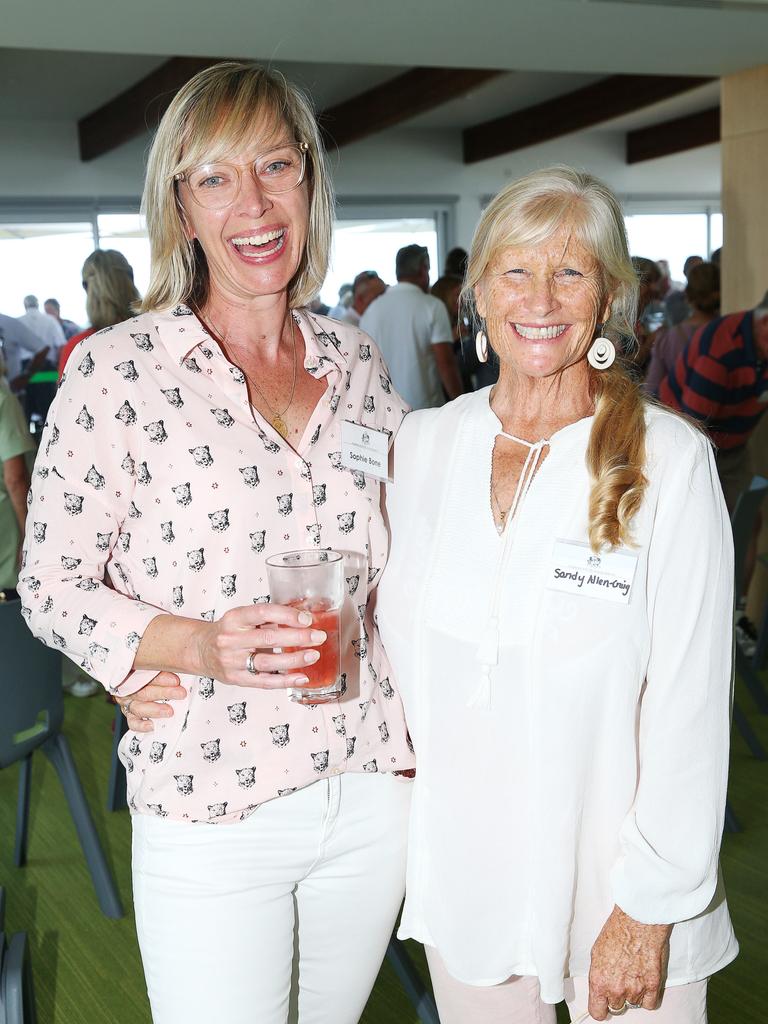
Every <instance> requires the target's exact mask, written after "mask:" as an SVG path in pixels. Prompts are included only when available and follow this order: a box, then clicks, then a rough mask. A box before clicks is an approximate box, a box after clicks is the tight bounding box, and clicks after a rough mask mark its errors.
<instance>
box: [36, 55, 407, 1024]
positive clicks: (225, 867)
mask: <svg viewBox="0 0 768 1024" xmlns="http://www.w3.org/2000/svg"><path fill="white" fill-rule="evenodd" d="M143 209H144V211H145V215H146V224H147V232H148V235H149V240H150V247H151V255H152V260H151V265H152V277H151V280H150V283H149V286H148V289H147V293H146V295H145V297H144V301H143V304H142V312H140V313H139V312H137V313H136V314H135V315H134V316H133V317H131V318H130V319H129V320H128V321H126V322H125V323H123V324H119V325H117V326H115V327H111V328H109V329H108V333H106V334H101V335H94V336H93V337H92V338H89V339H87V340H86V341H84V342H83V343H82V344H81V345H80V346H79V348H78V350H77V352H75V353H74V355H73V357H72V358H71V359H70V362H69V364H68V366H67V369H66V372H65V376H64V380H63V381H62V384H61V387H60V388H59V391H58V393H57V396H56V400H55V402H54V405H53V406H52V407H51V412H50V415H49V417H48V425H47V427H46V430H45V433H44V434H43V437H42V440H41V445H40V454H39V456H38V464H37V467H36V470H35V476H34V485H33V488H32V494H33V496H32V503H31V506H30V520H31V523H30V525H29V526H28V529H27V535H26V562H25V571H24V572H22V574H21V579H20V581H19V584H18V590H19V593H20V595H21V597H22V601H23V602H24V606H25V607H26V608H27V609H29V612H30V615H29V625H30V628H31V629H32V630H33V632H34V633H35V634H36V635H37V636H39V637H40V638H41V639H43V640H44V641H45V642H46V643H49V644H52V645H54V646H58V647H59V648H60V649H61V650H62V651H63V652H64V653H65V654H66V655H67V656H68V657H70V658H72V659H74V660H77V661H78V662H85V663H86V664H88V665H90V666H91V669H90V671H92V674H93V675H95V676H96V677H97V678H98V679H99V680H100V681H101V682H102V683H103V684H104V685H105V687H107V688H108V689H109V690H110V692H111V693H112V694H113V695H114V696H115V697H116V698H117V700H118V702H119V704H120V706H121V708H122V710H123V712H124V714H125V715H126V719H127V721H128V724H129V730H130V731H129V732H128V733H127V734H126V736H125V737H124V739H123V741H122V744H121V747H120V754H121V759H122V762H123V764H124V765H125V766H126V767H127V787H128V803H129V807H130V809H131V822H132V827H133V894H134V904H135V909H136V925H137V931H138V936H139V945H140V948H141V955H142V960H143V964H144V971H145V977H146V981H147V988H148V992H149V998H150V1003H151V1006H152V1017H153V1021H154V1024H212V1022H219V1021H221V1022H222V1024H254V1022H258V1024H285V1022H286V1020H287V1018H288V1013H289V1005H290V998H291V992H292V977H293V978H295V979H297V992H296V989H293V991H294V992H296V994H297V1002H298V1016H299V1020H300V1021H302V1022H306V1024H311V1022H320V1021H328V1022H332V1024H357V1021H358V1020H359V1019H360V1016H361V1014H362V1012H363V1009H364V1007H365V1004H366V1001H367V999H368V996H369V994H370V991H371V988H372V987H373V984H374V981H375V979H376V976H377V974H378V971H379V968H380V966H381V962H382V960H383V958H384V954H385V952H386V949H387V944H388V942H389V939H390V936H391V933H392V928H393V926H394V922H395V919H396V917H397V913H398V910H399V908H400V904H401V902H402V897H403V891H404V871H405V840H406V833H407V822H408V814H409V807H410V787H411V783H410V781H408V780H407V779H404V778H403V777H402V775H400V776H399V777H398V773H402V772H410V771H412V769H413V765H414V757H413V750H412V747H411V746H410V745H409V744H410V740H409V738H408V733H407V729H406V725H405V719H404V715H403V709H402V704H401V701H400V697H399V692H398V689H397V681H396V680H395V679H394V678H392V673H391V672H390V670H389V663H388V661H387V657H386V653H385V651H384V649H383V647H382V644H381V642H380V640H379V636H378V629H377V626H376V623H375V622H374V618H373V615H374V609H375V601H376V593H377V587H378V579H379V576H380V575H381V572H382V570H383V567H384V565H385V563H386V560H387V552H388V549H389V534H388V530H387V524H386V517H385V510H384V507H383V487H382V484H381V479H380V477H378V476H375V475H373V474H372V473H371V472H366V471H364V469H363V468H362V465H361V463H360V461H355V460H354V457H350V456H349V454H348V441H347V439H348V436H349V435H348V434H347V427H349V426H352V427H353V431H352V433H353V436H354V437H355V438H358V439H360V438H361V437H363V438H366V440H365V441H362V442H361V443H362V445H363V448H364V449H365V447H366V446H367V445H368V443H369V441H370V439H371V437H372V435H374V434H375V435H377V440H378V442H379V443H380V444H382V445H383V446H384V448H386V447H387V446H388V439H389V438H391V437H392V436H393V435H394V434H395V433H396V432H397V430H398V429H399V427H400V423H401V421H402V419H403V417H404V415H405V408H404V403H403V402H402V400H401V398H400V396H399V395H398V394H397V393H396V391H395V389H394V388H393V387H392V384H391V380H390V378H389V377H388V375H387V371H386V367H385V366H384V364H383V361H382V359H381V356H380V354H379V352H378V350H377V348H376V345H375V344H374V343H373V341H372V340H371V339H370V338H367V337H365V336H364V335H363V334H362V333H361V332H360V331H359V330H357V329H356V328H353V327H351V326H347V325H345V324H340V323H338V321H335V320H330V319H327V318H324V317H320V316H315V315H314V314H312V313H309V312H308V311H307V309H306V304H307V302H308V301H309V300H310V299H311V297H312V296H313V295H315V294H316V293H317V289H318V287H319V286H320V285H321V283H322V281H324V280H325V276H326V271H327V267H328V259H329V254H330V248H331V232H332V225H333V210H334V202H333V192H332V187H331V178H330V173H329V170H328V166H327V158H326V154H325V147H324V145H323V142H322V141H321V137H320V133H319V129H318V125H317V118H316V116H315V113H314V111H313V110H312V108H311V106H310V105H309V102H308V100H307V99H306V97H305V96H304V94H303V93H302V92H301V91H300V90H299V89H297V88H296V87H295V86H293V85H291V84H290V83H289V82H287V81H286V80H285V79H284V78H283V76H282V75H280V74H279V73H278V72H273V71H271V70H267V69H264V68H260V67H258V66H257V65H253V64H250V63H244V62H235V61H230V62H225V63H222V64H216V65H214V66H212V67H208V68H206V69H205V70H204V71H201V72H200V73H199V74H197V75H195V76H194V77H193V78H192V79H190V81H188V82H187V83H186V84H185V85H184V86H183V87H182V88H181V89H180V90H179V91H178V92H177V93H176V95H175V96H174V98H173V100H172V102H171V103H170V105H169V107H168V109H167V111H166V112H165V114H164V115H163V118H162V120H161V123H160V126H159V128H158V130H157V133H156V135H155V138H154V140H153V143H152V147H151V149H150V153H149V157H148V162H147V180H146V184H145V189H144V201H143ZM89 290H90V286H89ZM355 426H356V427H357V430H356V431H354V427H355ZM366 435H367V436H366ZM342 439H343V440H342ZM377 450H378V449H377ZM363 465H366V466H367V465H368V463H367V462H365V463H363ZM385 465H386V462H385ZM54 467H55V471H54ZM383 472H384V473H385V472H386V469H384V470H383ZM45 524H47V527H46V529H45V530H42V529H41V527H42V526H44V525H45ZM328 547H330V548H335V549H339V550H340V551H342V552H343V553H344V559H345V570H346V573H345V575H346V588H345V589H346V594H347V597H346V600H345V605H344V609H343V612H342V615H341V629H340V632H339V634H338V635H337V636H332V635H329V634H326V632H325V631H324V630H322V629H321V628H319V623H317V622H316V620H315V622H316V624H315V625H314V628H313V617H312V615H313V612H314V611H315V609H314V607H313V608H312V609H311V610H307V609H305V608H297V607H294V606H288V605H284V604H277V603H275V602H273V601H271V600H270V594H269V582H268V574H267V566H266V561H267V559H268V558H269V557H270V556H272V555H278V554H279V553H281V552H286V551H295V550H296V549H305V548H313V549H318V550H321V551H322V550H324V549H326V548H328ZM326 641H327V642H328V647H329V648H330V652H329V657H330V658H333V657H334V653H333V652H334V648H335V651H336V652H338V653H337V654H336V657H338V658H339V659H340V675H339V677H338V678H339V683H340V685H341V688H342V695H341V697H340V698H339V699H338V700H333V701H331V702H329V703H318V704H315V705H312V706H304V705H302V704H300V703H297V702H295V701H294V700H292V699H291V696H290V693H289V690H290V689H291V688H292V687H293V686H303V685H306V684H307V683H308V682H309V678H308V676H307V675H305V673H306V672H307V669H308V666H310V665H314V664H316V663H317V662H318V661H319V659H320V657H321V652H320V648H321V647H322V645H323V644H324V643H326ZM336 645H338V646H336ZM275 648H280V649H281V650H280V651H278V652H276V651H275ZM164 679H165V680H166V684H164V683H163V680H164ZM169 679H170V680H172V681H175V683H176V684H177V685H175V686H174V685H167V680H169ZM180 681H181V683H183V685H178V684H179V682H180ZM345 687H346V689H344V688H345ZM160 697H163V698H165V697H168V698H169V699H171V701H172V702H173V703H175V704H176V708H175V710H174V707H173V703H172V704H170V705H169V704H167V703H164V704H157V703H156V702H155V701H156V698H160ZM295 950H296V958H295V970H296V973H295V974H294V973H293V968H294V951H295ZM104 955H105V958H108V956H109V951H108V950H105V954H104ZM105 962H106V961H105Z"/></svg>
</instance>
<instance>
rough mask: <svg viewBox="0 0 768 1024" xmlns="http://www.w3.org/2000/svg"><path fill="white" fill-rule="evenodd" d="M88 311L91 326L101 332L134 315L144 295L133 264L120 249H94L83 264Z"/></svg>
mask: <svg viewBox="0 0 768 1024" xmlns="http://www.w3.org/2000/svg"><path fill="white" fill-rule="evenodd" d="M83 288H85V293H86V298H85V310H86V313H87V314H88V319H89V320H90V322H91V327H93V328H94V330H96V331H101V330H103V329H104V328H105V327H112V326H113V325H114V324H119V323H122V322H123V320H127V319H128V318H129V317H131V316H133V314H134V311H135V310H136V308H137V307H138V304H139V303H140V302H141V296H140V295H139V293H138V291H137V290H136V285H135V284H134V283H133V267H132V266H131V265H130V263H129V262H128V260H127V259H126V258H125V256H123V254H122V253H121V252H118V251H117V249H95V250H94V251H93V252H92V253H91V255H90V256H88V258H87V259H86V261H85V263H84V264H83Z"/></svg>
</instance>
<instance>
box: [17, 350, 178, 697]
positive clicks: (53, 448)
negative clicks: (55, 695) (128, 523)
mask: <svg viewBox="0 0 768 1024" xmlns="http://www.w3.org/2000/svg"><path fill="white" fill-rule="evenodd" d="M94 338H98V335H95V336H94ZM102 345H103V346H104V347H103V349H102V350H101V351H99V347H98V346H99V342H98V341H97V342H96V345H95V346H94V348H93V350H91V349H89V348H88V346H83V345H81V346H80V347H79V348H78V349H77V351H76V352H75V354H74V357H73V360H72V366H71V368H70V372H69V373H68V375H67V377H66V379H65V380H64V382H63V384H62V386H61V387H60V389H59V392H58V394H57V396H56V398H55V400H54V402H53V404H52V405H51V408H50V410H49V413H48V421H47V424H46V427H45V430H44V433H43V436H42V439H41V443H40V450H39V452H38V456H37V460H36V463H35V468H34V472H33V478H32V489H31V492H30V508H29V514H28V516H27V531H26V537H25V544H24V559H23V568H22V571H21V573H20V578H19V583H18V589H19V593H20V595H21V598H22V602H23V613H24V616H25V618H26V619H27V622H28V624H29V627H30V629H31V630H32V632H33V633H34V635H35V636H36V637H38V639H40V640H42V641H43V642H44V643H46V644H48V645H49V646H52V647H56V648H58V649H60V650H61V651H62V652H63V653H64V654H66V655H67V657H69V658H71V659H72V660H73V661H75V662H77V663H78V664H79V665H81V666H82V667H83V668H84V669H85V670H86V671H87V672H89V673H90V674H91V675H92V676H94V678H96V679H98V680H99V681H100V682H101V683H103V685H104V686H105V687H107V688H108V689H109V690H111V691H113V692H115V691H118V690H119V691H120V693H125V694H127V693H132V692H134V691H135V690H137V689H140V688H141V687H142V686H143V685H145V683H146V682H148V681H149V680H150V679H151V678H152V677H153V676H154V675H156V674H157V673H156V672H149V671H141V672H134V671H133V661H134V657H135V652H136V649H137V647H138V646H139V643H140V641H141V637H142V635H143V633H144V630H145V629H146V628H147V626H148V625H149V623H150V622H151V621H152V619H154V618H155V617H156V616H157V615H159V614H161V613H162V612H163V609H161V608H157V607H153V606H152V605H150V604H147V603H146V602H144V601H141V600H138V599H137V597H136V596H135V595H132V594H131V593H130V590H131V588H130V585H129V582H128V577H127V576H126V574H125V572H124V571H123V570H122V569H121V566H120V562H119V559H117V558H116V557H115V556H116V555H118V554H119V549H118V548H117V547H116V545H117V542H118V538H120V536H121V529H122V526H123V523H124V521H125V519H126V516H127V515H128V514H129V509H130V507H131V502H132V496H133V493H134V487H135V462H136V459H135V458H134V455H135V456H136V458H138V455H139V451H140V447H141V437H140V436H139V433H138V429H137V423H136V415H135V412H134V410H133V406H132V405H131V399H133V402H134V404H138V398H134V397H133V396H132V395H127V394H124V393H123V391H122V390H121V388H120V383H119V381H118V383H117V384H116V383H115V380H114V376H115V375H114V374H113V375H112V376H110V374H109V371H110V370H111V366H109V363H110V362H114V360H110V359H109V354H108V352H107V351H106V343H105V342H102ZM121 409H123V410H124V412H123V414H122V416H121V415H120V410H121ZM129 410H130V413H129ZM131 452H133V453H134V454H133V455H132V454H131ZM121 588H122V589H124V590H125V591H127V592H121Z"/></svg>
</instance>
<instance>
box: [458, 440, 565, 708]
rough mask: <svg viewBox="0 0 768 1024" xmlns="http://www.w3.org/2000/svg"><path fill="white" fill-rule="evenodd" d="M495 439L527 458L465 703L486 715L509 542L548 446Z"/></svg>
mask: <svg viewBox="0 0 768 1024" xmlns="http://www.w3.org/2000/svg"><path fill="white" fill-rule="evenodd" d="M498 436H501V437H506V438H507V439H508V440H509V441H514V442H516V443H517V444H522V445H525V447H526V448H527V449H528V454H527V456H526V458H525V462H524V463H523V468H522V471H521V473H520V479H519V480H518V482H517V488H516V489H515V496H514V498H513V499H512V504H511V505H510V506H509V511H508V512H507V515H506V517H505V524H504V530H503V537H504V545H503V547H502V550H501V555H500V556H499V560H498V562H497V563H496V574H495V577H494V582H493V590H492V591H491V599H490V602H489V606H488V618H487V620H486V623H485V628H484V629H483V633H482V636H481V638H480V644H479V646H478V649H477V660H478V661H479V662H480V665H481V675H480V682H479V683H478V685H477V687H476V689H475V691H474V693H472V695H471V696H470V697H469V699H468V700H467V705H466V706H467V707H468V708H478V709H479V710H484V711H488V710H490V708H491V669H492V668H493V667H494V666H495V665H498V663H499V641H500V632H499V604H500V603H501V588H502V583H503V581H504V578H505V574H506V568H507V565H508V563H509V559H510V557H511V554H512V540H513V539H514V533H515V530H516V528H517V512H518V509H520V508H521V507H522V504H523V502H524V501H525V499H526V496H527V494H528V491H529V490H530V488H531V484H532V483H533V478H534V476H535V475H536V470H537V469H538V466H539V463H540V461H541V455H542V452H543V451H544V449H545V448H546V447H548V445H549V441H547V440H541V441H524V440H523V438H521V437H515V435H514V434H507V433H505V431H503V430H500V431H499V435H498Z"/></svg>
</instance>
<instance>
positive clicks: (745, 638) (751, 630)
mask: <svg viewBox="0 0 768 1024" xmlns="http://www.w3.org/2000/svg"><path fill="white" fill-rule="evenodd" d="M736 643H737V644H738V645H739V647H740V648H741V650H742V652H743V653H744V654H745V655H746V656H747V657H748V658H754V656H755V651H756V650H757V630H756V629H755V624H754V622H753V621H752V620H751V619H750V618H748V617H747V616H746V615H742V616H741V617H740V618H739V619H737V620H736Z"/></svg>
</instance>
